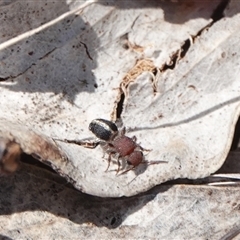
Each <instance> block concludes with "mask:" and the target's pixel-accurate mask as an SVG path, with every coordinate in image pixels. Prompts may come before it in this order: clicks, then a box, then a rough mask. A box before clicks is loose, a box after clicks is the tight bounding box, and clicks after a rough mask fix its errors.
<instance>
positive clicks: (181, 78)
mask: <svg viewBox="0 0 240 240" xmlns="http://www.w3.org/2000/svg"><path fill="white" fill-rule="evenodd" d="M220 3H221V2H220V0H219V1H217V0H216V1H211V2H206V1H201V2H200V1H197V0H196V1H191V2H185V1H179V2H174V3H173V2H168V1H166V2H161V1H157V2H156V1H109V2H107V1H104V2H101V1H99V2H84V3H83V2H81V4H82V5H81V4H80V5H79V2H78V1H71V2H69V4H70V5H67V3H66V2H64V1H61V2H60V3H59V2H57V3H52V4H55V5H54V7H53V6H52V5H51V6H48V4H47V2H44V1H41V3H40V2H39V3H38V8H39V9H41V13H39V11H40V10H39V11H38V12H35V11H34V10H32V9H33V8H34V2H22V1H14V2H12V3H11V4H8V5H5V6H4V8H3V9H2V12H3V15H4V13H5V12H7V13H9V12H10V10H11V12H14V11H17V10H19V6H21V8H22V9H24V7H25V6H26V7H29V9H31V10H29V11H26V12H25V15H21V14H20V16H19V18H20V20H21V21H19V24H21V22H22V21H23V22H24V21H25V23H27V21H26V20H25V19H26V18H27V19H30V20H31V24H30V25H28V27H27V26H25V28H24V29H23V30H22V31H21V32H19V30H18V32H17V33H16V32H15V31H14V29H11V31H9V36H8V37H7V39H9V41H6V40H7V39H6V38H5V37H4V36H2V38H1V39H0V41H1V43H2V44H1V45H0V49H1V52H0V59H1V65H0V68H1V71H0V72H1V76H0V77H1V80H2V81H1V83H0V93H1V94H0V99H1V109H0V113H1V116H2V120H1V122H2V123H3V124H2V127H1V129H0V132H1V135H2V136H3V137H10V138H12V139H15V140H16V141H17V142H18V143H19V144H20V145H21V147H22V149H23V151H25V152H27V153H29V154H36V153H37V155H38V156H39V158H40V160H42V161H43V162H47V163H49V164H50V165H51V166H52V167H53V168H54V169H55V170H56V171H58V172H59V173H60V174H61V175H62V176H64V177H66V178H67V179H68V180H69V181H70V182H71V183H73V184H74V186H75V187H76V188H77V189H79V190H81V191H83V192H86V193H89V194H93V195H97V196H107V197H119V196H131V195H135V194H137V193H141V192H144V191H146V190H148V189H150V188H151V187H153V186H155V185H157V184H160V183H162V182H165V181H167V180H170V179H175V178H183V177H185V178H201V177H205V176H208V175H210V174H211V173H214V172H216V171H217V170H218V169H219V168H220V167H221V165H222V164H223V162H224V160H225V158H226V155H227V153H228V151H229V148H230V145H231V141H232V136H233V132H234V125H235V123H236V121H237V118H238V116H239V100H240V97H239V91H240V86H239V81H238V80H239V76H240V74H239V71H240V70H239V66H238V63H239V60H240V59H239V55H238V54H237V53H238V51H239V47H240V45H239V42H240V41H239V38H240V34H239V32H238V29H239V27H240V26H239V25H240V21H239V20H240V19H239V18H240V16H239V14H238V10H239V9H238V8H239V6H238V4H237V3H236V2H235V1H232V2H230V3H229V7H228V9H227V10H226V12H225V15H226V17H225V18H222V19H220V20H219V21H218V22H216V23H214V24H213V25H212V26H211V23H213V20H212V19H211V16H212V14H213V12H214V10H215V9H216V8H217V7H218V6H219V4H220ZM30 6H31V8H30ZM26 9H27V8H26ZM70 9H71V10H70ZM49 11H54V15H53V18H54V19H52V20H51V21H50V19H49ZM9 14H10V13H9ZM44 14H46V17H45V18H44V17H43V15H44ZM38 15H41V18H38ZM11 26H12V25H11V21H10V20H9V18H8V15H7V14H6V21H4V23H3V24H2V29H3V30H2V31H5V32H7V29H9V28H11ZM207 27H208V28H209V29H206V30H205V31H203V32H202V33H201V34H200V35H199V36H198V37H193V36H197V35H198V34H199V32H201V30H203V29H204V28H207ZM33 28H34V29H33ZM13 40H14V41H13ZM190 40H193V41H192V45H191V46H190V49H189V51H188V52H187V53H186V55H185V56H183V55H182V52H181V51H182V46H184V44H185V43H186V42H188V41H189V42H191V41H190ZM174 59H175V60H178V61H177V62H175V65H174V64H173V62H174ZM139 63H141V64H142V63H147V64H145V65H144V64H142V65H140V66H141V67H139ZM149 63H151V64H149ZM146 66H147V67H146ZM171 68H172V69H171ZM141 71H142V72H141ZM156 73H157V74H156ZM126 76H128V78H127V81H126ZM129 76H130V77H129ZM123 83H125V84H123ZM122 84H123V85H122ZM120 86H122V87H124V89H122V90H121V89H120V88H119V87H120ZM123 93H125V94H126V95H125V96H124V102H123V110H122V113H121V118H122V120H123V124H124V126H126V127H127V129H129V131H128V133H127V135H128V136H133V135H136V137H137V139H138V142H139V143H141V145H142V146H143V147H144V148H147V149H152V151H150V152H149V153H148V154H147V156H146V159H147V160H149V161H151V160H164V161H167V163H166V164H158V165H152V166H146V165H144V164H142V166H139V167H138V168H136V170H135V171H129V172H127V173H126V174H123V175H120V176H116V172H115V171H114V170H115V169H116V168H117V165H116V164H114V163H113V164H111V167H110V169H109V171H108V172H105V169H106V167H107V160H106V159H103V158H102V155H103V151H102V149H101V148H100V147H98V148H96V149H86V148H83V147H82V146H78V145H74V144H69V143H63V142H62V141H55V142H54V141H52V139H61V140H63V139H70V140H73V139H75V140H77V139H79V140H81V139H85V138H89V137H93V135H92V134H91V133H90V132H89V130H88V125H89V123H90V122H91V120H92V119H95V118H105V119H110V118H111V116H112V118H113V119H112V120H115V119H114V118H115V117H116V111H117V110H116V109H117V108H118V107H119V106H118V104H117V103H118V101H119V99H120V98H121V94H123ZM122 98H123V95H122ZM12 126H15V127H14V128H13V127H12ZM16 129H17V130H16ZM28 135H29V136H28ZM35 135H36V136H38V137H39V139H38V140H37V141H36V140H35V138H34V136H35ZM24 138H26V139H24ZM40 138H42V140H41V139H40ZM39 142H44V143H45V144H47V145H48V144H49V146H50V148H49V152H48V154H46V152H45V149H44V148H42V151H41V147H40V146H41V145H39ZM39 150H40V151H39ZM52 151H53V153H54V154H52Z"/></svg>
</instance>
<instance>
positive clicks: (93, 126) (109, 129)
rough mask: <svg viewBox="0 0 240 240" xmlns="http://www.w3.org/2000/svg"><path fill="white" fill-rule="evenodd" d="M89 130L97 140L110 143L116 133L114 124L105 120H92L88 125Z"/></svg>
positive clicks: (116, 129)
mask: <svg viewBox="0 0 240 240" xmlns="http://www.w3.org/2000/svg"><path fill="white" fill-rule="evenodd" d="M89 130H90V131H91V132H92V133H93V134H94V135H95V136H96V137H97V138H99V139H101V140H104V141H110V140H111V139H113V137H114V136H115V135H116V134H117V133H118V128H117V126H116V124H115V123H113V122H111V121H108V120H105V119H100V118H99V119H94V120H93V121H92V122H91V123H90V124H89Z"/></svg>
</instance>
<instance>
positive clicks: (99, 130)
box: [89, 119, 166, 174]
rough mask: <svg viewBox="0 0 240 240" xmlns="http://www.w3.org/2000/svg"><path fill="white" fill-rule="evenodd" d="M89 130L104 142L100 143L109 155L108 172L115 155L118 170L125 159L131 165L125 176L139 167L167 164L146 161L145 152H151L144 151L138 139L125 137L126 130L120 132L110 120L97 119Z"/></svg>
mask: <svg viewBox="0 0 240 240" xmlns="http://www.w3.org/2000/svg"><path fill="white" fill-rule="evenodd" d="M89 130H90V131H92V133H93V134H95V136H96V137H98V138H100V139H101V140H105V141H104V142H101V141H100V142H99V143H100V144H101V146H102V147H103V149H104V150H105V152H106V153H108V166H107V169H106V171H107V170H108V168H109V166H110V163H111V161H112V156H113V155H115V156H116V158H117V163H118V169H117V173H116V174H118V172H119V169H120V159H124V160H125V161H126V162H127V164H128V165H131V166H132V167H130V168H129V169H127V170H125V171H123V172H122V173H121V174H124V173H126V172H128V171H130V170H132V169H134V168H135V167H137V166H138V165H140V164H142V163H145V164H149V165H151V164H157V163H166V162H165V161H151V162H148V161H145V160H144V155H143V151H150V150H148V149H144V148H143V147H141V146H140V145H139V144H137V142H136V141H137V138H136V137H135V136H134V137H132V138H130V137H127V136H126V135H125V133H126V129H125V128H123V129H122V130H121V131H120V132H119V131H118V128H117V126H116V125H115V124H114V123H113V122H110V121H108V120H105V119H95V120H93V121H92V122H91V123H90V125H89Z"/></svg>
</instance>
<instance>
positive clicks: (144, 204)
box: [0, 164, 240, 240]
mask: <svg viewBox="0 0 240 240" xmlns="http://www.w3.org/2000/svg"><path fill="white" fill-rule="evenodd" d="M0 192H1V194H0V206H1V207H0V232H1V236H3V235H4V236H6V237H8V238H11V239H99V238H100V239H110V238H111V239H156V238H157V239H196V238H197V239H220V238H222V239H225V240H226V239H230V238H223V237H226V236H227V237H229V236H233V234H235V235H237V231H238V229H239V226H240V223H239V206H240V199H239V187H223V188H218V187H211V186H196V185H195V186H193V185H175V186H172V185H160V186H157V187H155V188H154V189H152V190H150V191H148V192H146V193H144V194H141V195H137V196H133V197H130V198H115V199H114V198H99V197H93V196H90V195H87V194H83V193H81V192H79V191H77V190H75V189H73V188H71V187H70V186H69V184H66V181H64V179H63V178H60V177H59V176H57V175H56V174H53V173H51V172H48V171H46V170H43V169H40V168H37V167H33V166H29V165H27V164H23V165H22V169H21V170H20V171H18V172H17V173H16V174H15V175H13V176H12V177H9V178H1V181H0Z"/></svg>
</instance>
